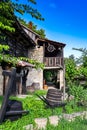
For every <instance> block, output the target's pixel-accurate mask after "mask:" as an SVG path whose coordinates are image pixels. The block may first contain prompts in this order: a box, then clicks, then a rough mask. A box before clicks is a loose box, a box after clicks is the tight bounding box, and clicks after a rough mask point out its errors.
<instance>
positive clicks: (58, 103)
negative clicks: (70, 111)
mask: <svg viewBox="0 0 87 130" xmlns="http://www.w3.org/2000/svg"><path fill="white" fill-rule="evenodd" d="M37 96H38V97H39V98H40V99H41V100H42V101H43V102H44V103H45V104H46V105H47V107H50V108H55V107H64V106H65V105H66V103H65V102H63V101H62V92H61V90H58V89H48V92H47V95H46V98H45V97H44V96H39V95H38V94H37Z"/></svg>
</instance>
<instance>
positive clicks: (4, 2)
mask: <svg viewBox="0 0 87 130" xmlns="http://www.w3.org/2000/svg"><path fill="white" fill-rule="evenodd" d="M25 1H26V2H27V4H24V3H23V4H22V3H20V0H14V1H12V0H0V35H1V36H0V38H3V40H4V38H5V36H3V35H2V34H3V32H5V31H10V32H12V31H15V28H14V22H15V20H16V19H18V16H17V15H16V13H20V14H21V15H24V14H25V13H27V14H29V15H31V16H32V17H34V18H36V19H39V20H44V18H42V16H41V14H40V13H39V12H38V11H37V9H34V8H33V7H32V4H36V1H35V0H25ZM26 2H25V3H26ZM0 49H1V51H0V62H1V61H3V60H4V61H6V62H12V63H14V64H15V63H17V61H18V59H19V60H24V61H27V62H30V63H32V64H35V65H36V67H41V68H43V64H40V63H39V62H37V61H34V60H29V59H28V58H16V57H12V56H10V55H5V54H4V53H3V49H4V50H5V49H8V48H7V46H3V45H0Z"/></svg>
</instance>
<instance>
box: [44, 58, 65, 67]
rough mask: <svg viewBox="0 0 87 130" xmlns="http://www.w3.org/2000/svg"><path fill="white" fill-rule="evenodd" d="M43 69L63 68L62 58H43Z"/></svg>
mask: <svg viewBox="0 0 87 130" xmlns="http://www.w3.org/2000/svg"><path fill="white" fill-rule="evenodd" d="M44 64H45V67H59V68H60V67H63V57H44Z"/></svg>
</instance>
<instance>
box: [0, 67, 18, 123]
mask: <svg viewBox="0 0 87 130" xmlns="http://www.w3.org/2000/svg"><path fill="white" fill-rule="evenodd" d="M3 75H5V76H9V80H8V84H7V87H6V91H5V95H4V99H3V102H2V106H1V110H0V123H2V122H3V120H4V116H5V114H6V108H7V104H8V99H9V96H10V94H11V89H12V84H13V81H14V78H15V76H16V69H15V68H14V69H13V70H12V71H6V70H4V71H3Z"/></svg>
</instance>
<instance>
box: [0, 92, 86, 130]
mask: <svg viewBox="0 0 87 130" xmlns="http://www.w3.org/2000/svg"><path fill="white" fill-rule="evenodd" d="M36 93H38V94H39V95H45V94H46V91H42V90H39V91H36V92H35V93H33V94H29V95H28V96H27V97H26V98H24V99H22V98H20V99H19V98H17V97H11V99H16V100H20V101H21V102H22V104H23V109H24V110H29V114H28V115H26V116H22V118H20V119H18V120H17V121H14V122H10V121H9V120H8V121H6V122H4V123H2V124H1V125H0V130H24V129H23V126H26V125H28V124H33V125H34V126H35V122H34V119H35V118H39V117H40V118H41V117H46V118H48V117H49V116H51V115H52V114H53V113H52V110H51V109H46V108H45V105H44V103H43V102H42V101H41V100H39V99H38V98H37V96H36V95H35V94H36ZM1 101H2V97H0V102H1ZM73 105H74V103H73V101H72V102H69V103H68V104H67V105H66V113H72V112H76V111H83V110H86V109H87V108H83V107H77V106H75V107H74V108H73V107H72V106H73ZM62 112H63V110H62V108H55V109H54V115H61V114H62ZM86 129H87V120H85V119H84V120H82V119H80V118H77V119H76V120H75V121H73V122H68V121H66V120H64V119H61V120H60V123H59V125H58V126H56V127H54V126H51V125H50V124H49V123H48V125H47V130H86Z"/></svg>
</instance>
